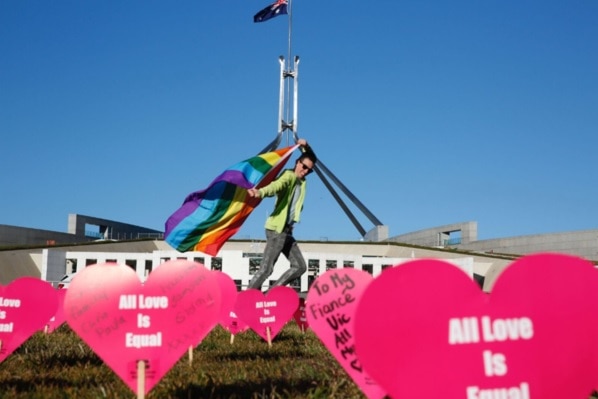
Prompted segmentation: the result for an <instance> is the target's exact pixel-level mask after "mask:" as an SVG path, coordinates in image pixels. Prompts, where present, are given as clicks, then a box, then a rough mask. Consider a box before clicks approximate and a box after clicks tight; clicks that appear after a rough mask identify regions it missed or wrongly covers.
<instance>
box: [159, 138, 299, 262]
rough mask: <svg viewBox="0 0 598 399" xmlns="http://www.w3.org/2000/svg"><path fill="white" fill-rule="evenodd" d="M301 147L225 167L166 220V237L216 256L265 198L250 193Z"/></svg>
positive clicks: (172, 242)
mask: <svg viewBox="0 0 598 399" xmlns="http://www.w3.org/2000/svg"><path fill="white" fill-rule="evenodd" d="M297 147H298V146H297V145H295V146H291V147H286V148H281V149H279V150H276V151H272V152H267V153H264V154H260V155H258V156H255V157H253V158H249V159H247V160H245V161H243V162H239V163H238V164H236V165H233V166H232V167H230V168H228V169H227V170H225V171H224V172H223V173H222V174H221V175H220V176H218V177H217V178H216V179H214V181H213V182H212V183H211V184H210V185H209V187H208V188H206V189H205V190H202V191H196V192H194V193H191V194H189V195H188V196H187V198H185V201H184V202H183V205H182V206H181V207H180V208H179V209H178V210H177V211H176V212H175V213H173V214H172V215H171V216H170V217H169V218H168V220H167V221H166V227H165V231H164V237H165V238H164V240H165V241H166V242H167V243H168V244H170V245H171V246H172V247H173V248H174V249H176V250H178V251H180V252H186V251H200V252H203V253H206V254H208V255H211V256H216V254H217V253H218V251H219V250H220V248H221V247H222V245H224V243H225V242H226V240H228V239H229V238H230V237H232V236H233V235H234V234H235V233H236V232H237V231H239V229H240V228H241V225H242V224H243V222H244V221H245V219H247V217H248V216H249V214H250V213H251V212H252V211H253V209H254V208H255V207H256V206H257V205H258V204H259V203H260V202H261V198H252V197H250V196H249V195H247V189H248V188H251V187H257V188H260V187H263V186H265V185H267V184H268V183H270V182H271V181H272V180H274V178H275V177H276V176H277V175H278V173H279V172H280V171H281V169H282V168H283V167H284V165H285V164H286V162H287V160H288V159H289V157H290V155H291V153H292V152H293V150H294V149H296V148H297Z"/></svg>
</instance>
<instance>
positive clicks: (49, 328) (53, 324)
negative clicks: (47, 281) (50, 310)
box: [44, 289, 67, 333]
mask: <svg viewBox="0 0 598 399" xmlns="http://www.w3.org/2000/svg"><path fill="white" fill-rule="evenodd" d="M66 292H67V290H66V289H59V290H56V297H57V298H58V306H57V307H56V312H55V313H54V316H52V318H51V319H50V320H49V321H48V323H47V324H46V326H45V329H44V331H45V332H46V333H52V332H54V330H56V329H57V328H58V327H60V326H61V325H62V323H64V322H65V321H66V316H65V315H64V298H65V296H66Z"/></svg>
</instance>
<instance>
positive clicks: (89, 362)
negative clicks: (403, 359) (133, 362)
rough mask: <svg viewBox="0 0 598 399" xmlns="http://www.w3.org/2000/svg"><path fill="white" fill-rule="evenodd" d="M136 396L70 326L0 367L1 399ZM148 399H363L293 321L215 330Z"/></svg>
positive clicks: (39, 337) (36, 340)
mask: <svg viewBox="0 0 598 399" xmlns="http://www.w3.org/2000/svg"><path fill="white" fill-rule="evenodd" d="M135 397H136V396H135V394H134V393H133V391H131V390H130V389H129V388H128V387H127V386H126V385H125V384H124V383H123V382H122V381H121V380H120V378H119V377H117V376H116V375H115V374H114V373H113V372H112V370H110V368H108V367H107V366H106V365H104V363H103V362H102V361H101V359H100V358H99V357H98V356H96V355H95V353H94V352H93V351H92V350H91V349H90V348H89V347H88V346H87V344H85V343H84V342H83V341H82V340H81V339H80V338H79V337H78V336H77V335H76V334H75V333H74V332H73V331H72V330H71V329H70V328H69V327H68V325H63V326H61V327H60V328H59V329H57V330H56V331H55V332H54V333H52V334H44V333H36V334H35V335H34V336H33V337H31V338H30V339H29V340H28V341H26V342H25V343H24V344H23V345H22V346H21V347H20V348H19V349H17V350H16V351H15V352H14V353H13V354H12V355H11V356H9V357H8V358H7V359H6V360H5V361H4V362H2V363H0V398H2V399H4V398H44V399H54V398H61V399H63V398H82V399H84V398H127V399H131V398H135ZM146 397H147V398H148V399H152V398H155V399H157V398H161V399H162V398H164V399H168V398H185V399H192V398H202V399H204V398H208V399H209V398H212V399H216V398H232V399H244V398H251V399H277V398H299V399H301V398H303V399H308V398H309V399H319V398H322V399H323V398H343V399H345V398H346V399H351V398H365V396H364V395H363V394H362V393H361V391H360V390H359V388H357V386H356V385H355V384H354V383H353V382H352V381H351V379H350V378H349V377H348V376H347V374H346V373H345V372H344V370H343V369H342V368H341V367H340V366H339V365H338V363H337V362H336V360H334V358H333V357H332V355H331V354H330V353H329V352H328V351H327V350H326V348H325V347H324V346H323V345H322V344H321V343H320V341H319V340H318V339H317V337H316V336H315V335H314V333H313V332H311V330H308V331H307V332H305V333H302V332H301V331H300V330H299V329H298V327H297V325H296V324H295V323H288V324H287V325H286V326H285V328H284V329H283V330H282V331H281V332H280V333H279V334H278V336H277V337H276V338H275V339H274V342H273V344H272V347H271V348H269V347H268V344H267V343H266V342H264V340H262V339H261V338H260V337H259V336H258V335H256V334H255V333H253V332H252V331H248V332H245V333H242V334H239V335H238V336H236V337H235V340H234V343H233V344H232V345H231V343H230V334H229V333H227V332H226V331H225V330H224V329H222V328H221V327H216V328H215V329H214V330H212V332H211V333H210V334H209V335H208V336H207V337H206V338H205V339H204V341H203V342H202V343H201V344H200V345H199V346H197V347H196V348H195V349H194V351H193V361H192V363H191V364H190V363H189V357H188V356H187V355H186V354H185V355H184V356H183V357H182V358H181V360H180V361H179V362H178V363H177V364H175V365H174V367H173V368H172V369H171V370H170V371H169V372H168V373H167V374H166V375H165V376H164V378H163V379H162V380H161V381H160V382H159V383H158V384H157V385H156V386H155V387H154V388H153V389H152V391H150V393H149V394H148V395H147V396H146ZM438 398H442V395H441V394H440V393H439V396H438ZM596 398H597V396H596V394H594V396H591V397H590V399H596ZM448 399H450V398H448Z"/></svg>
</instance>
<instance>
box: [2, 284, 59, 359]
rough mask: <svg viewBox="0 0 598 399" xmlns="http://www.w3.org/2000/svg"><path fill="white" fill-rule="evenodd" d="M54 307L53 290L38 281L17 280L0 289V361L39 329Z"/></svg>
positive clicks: (55, 298)
mask: <svg viewBox="0 0 598 399" xmlns="http://www.w3.org/2000/svg"><path fill="white" fill-rule="evenodd" d="M57 306H58V298H57V296H56V291H55V290H54V288H52V286H51V285H50V284H49V283H48V282H46V281H42V280H40V279H38V278H33V277H21V278H18V279H16V280H14V281H13V282H12V283H10V284H9V285H7V286H5V287H3V286H0V362H1V361H3V360H4V359H6V358H7V357H8V356H9V355H10V354H11V353H12V352H14V350H15V349H17V348H18V347H19V346H20V345H21V344H22V343H23V342H25V341H26V340H27V339H29V337H31V336H32V335H33V334H34V333H35V332H37V331H39V330H41V329H42V328H43V327H44V326H45V325H46V323H47V322H48V320H50V318H51V317H52V315H54V313H55V312H56V308H57Z"/></svg>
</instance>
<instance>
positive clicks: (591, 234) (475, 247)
mask: <svg viewBox="0 0 598 399" xmlns="http://www.w3.org/2000/svg"><path fill="white" fill-rule="evenodd" d="M457 248H459V249H463V250H469V251H482V252H489V253H492V252H494V253H504V254H517V255H525V254H531V253H538V252H559V253H564V254H569V255H576V256H580V257H582V258H585V259H588V260H591V261H598V230H584V231H573V232H567V233H553V234H535V235H528V236H519V237H510V238H498V239H492V240H481V241H475V242H471V243H468V244H461V245H458V246H457Z"/></svg>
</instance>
